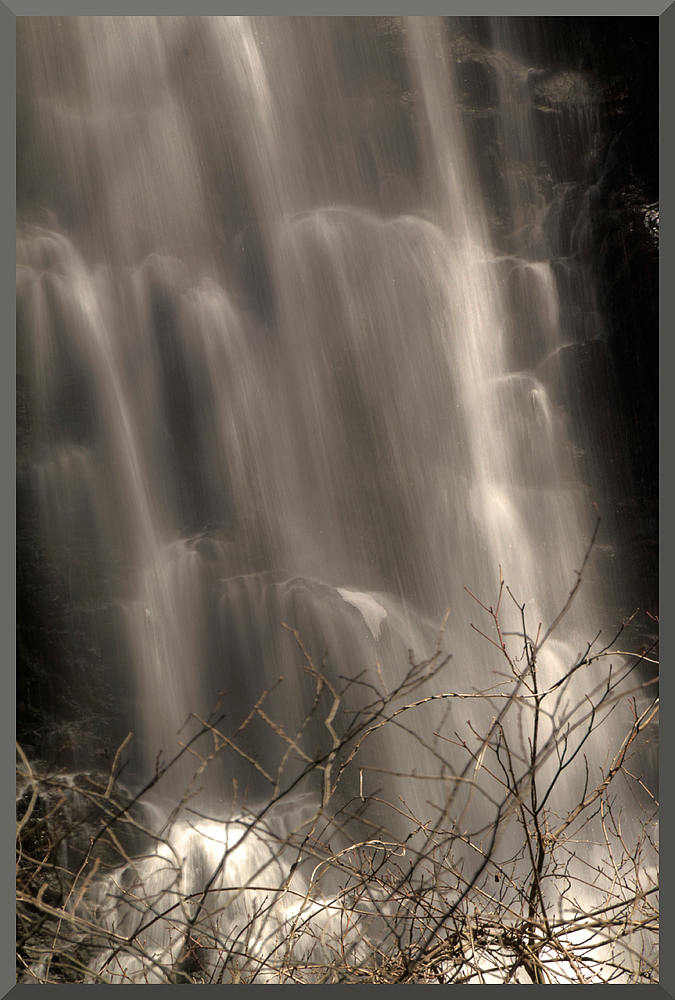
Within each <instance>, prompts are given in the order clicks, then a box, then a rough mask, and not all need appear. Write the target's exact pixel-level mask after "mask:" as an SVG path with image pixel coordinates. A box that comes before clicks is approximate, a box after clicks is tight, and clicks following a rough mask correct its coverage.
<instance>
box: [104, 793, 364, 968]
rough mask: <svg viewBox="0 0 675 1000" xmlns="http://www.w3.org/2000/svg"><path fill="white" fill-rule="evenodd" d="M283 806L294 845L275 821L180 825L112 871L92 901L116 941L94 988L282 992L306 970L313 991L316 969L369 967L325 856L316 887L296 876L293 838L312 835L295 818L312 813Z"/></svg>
mask: <svg viewBox="0 0 675 1000" xmlns="http://www.w3.org/2000/svg"><path fill="white" fill-rule="evenodd" d="M286 805H287V808H288V809H291V810H292V814H293V815H292V817H290V818H292V823H287V824H286V825H287V826H294V827H296V829H295V831H290V830H285V831H284V833H285V836H280V831H279V823H278V817H277V823H276V824H269V822H268V821H267V820H265V819H262V820H260V819H257V818H256V817H254V816H253V815H251V816H248V817H247V816H244V815H241V816H234V817H231V818H228V819H223V820H222V821H216V820H206V819H198V818H196V817H195V818H194V819H193V820H180V821H178V822H176V823H174V824H173V825H172V826H171V828H170V829H169V830H168V831H167V833H166V835H165V836H164V837H163V838H162V839H161V840H159V841H158V842H157V843H156V846H155V849H154V850H153V853H152V854H151V855H149V856H147V857H142V858H136V859H134V860H133V861H132V862H130V863H129V864H128V865H126V866H125V867H124V868H120V869H119V870H118V871H116V872H115V873H113V875H112V876H111V877H110V878H109V879H108V880H106V882H104V883H103V884H102V885H101V886H100V887H99V889H98V893H97V898H96V899H92V901H91V902H90V906H92V907H93V910H94V912H93V914H92V915H93V917H94V919H95V921H96V923H97V925H98V926H99V927H100V928H101V930H102V931H103V933H104V935H105V934H106V933H107V934H109V935H110V938H111V944H112V947H111V948H110V949H109V950H107V951H105V950H104V951H102V952H100V953H99V954H98V955H97V957H96V960H95V964H94V968H93V971H94V973H96V980H95V981H97V982H107V983H113V984H114V983H120V984H134V983H136V984H138V983H148V984H152V983H156V984H159V983H165V982H167V979H168V980H169V981H173V982H176V983H180V982H181V972H183V971H187V972H188V973H192V974H194V973H195V971H198V974H199V976H201V977H203V978H204V979H205V981H207V982H211V983H237V982H250V983H271V984H283V983H291V982H293V981H294V979H296V977H297V975H298V969H299V970H300V974H301V977H302V981H303V982H311V981H312V972H311V969H312V967H315V968H316V970H317V972H316V975H317V977H319V976H320V977H324V976H325V971H326V969H327V968H330V967H331V965H335V966H336V967H337V966H339V965H340V964H341V963H342V962H343V961H345V960H346V961H347V962H348V964H353V965H359V964H362V963H364V962H366V961H368V959H369V958H371V957H372V946H369V945H368V943H367V941H366V940H364V937H363V929H362V928H360V927H359V926H358V924H357V922H356V915H355V913H354V912H353V911H350V909H348V908H347V906H345V902H344V900H341V899H339V898H337V897H334V896H333V897H330V896H329V897H326V896H324V895H323V894H322V892H321V888H320V877H319V876H320V873H321V869H322V868H325V867H326V866H325V863H324V864H322V863H321V861H320V860H319V859H318V857H317V859H316V860H315V862H314V863H313V865H312V866H311V868H310V875H309V878H308V877H307V876H306V875H303V874H302V873H301V871H298V870H296V868H297V863H298V860H299V858H300V855H299V854H298V853H297V852H296V853H295V854H294V851H293V848H292V846H290V841H289V834H290V833H291V832H294V833H295V834H296V836H297V835H299V834H302V833H303V832H307V828H309V825H310V824H309V823H307V824H306V825H305V826H306V829H305V830H304V831H303V827H302V825H301V824H299V823H298V820H299V815H301V814H302V813H303V811H305V812H306V811H307V809H308V806H307V805H306V804H303V803H302V802H298V801H292V802H291V803H290V804H289V803H287V804H286ZM303 805H304V808H303ZM310 811H311V810H310ZM287 818H288V817H287ZM272 826H276V829H273V828H272ZM314 826H316V822H315V823H314ZM294 862H295V863H294ZM303 867H304V869H305V870H306V869H307V862H305V864H304V866H303ZM317 873H318V874H317ZM130 941H133V942H134V944H133V945H132V946H131V947H130V946H129V942H130ZM116 943H117V947H115V944H116ZM121 945H123V946H124V947H121ZM187 981H189V980H187Z"/></svg>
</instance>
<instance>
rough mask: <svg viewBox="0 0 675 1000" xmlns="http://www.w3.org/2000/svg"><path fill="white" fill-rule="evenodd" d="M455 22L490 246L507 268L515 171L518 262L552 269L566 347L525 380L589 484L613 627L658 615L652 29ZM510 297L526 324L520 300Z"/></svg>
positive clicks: (586, 20) (606, 22)
mask: <svg viewBox="0 0 675 1000" xmlns="http://www.w3.org/2000/svg"><path fill="white" fill-rule="evenodd" d="M459 20H460V24H461V29H462V30H461V35H460V37H459V38H456V39H455V40H454V41H453V42H452V45H453V50H454V53H455V57H456V60H457V64H458V79H459V81H460V88H459V89H460V93H461V95H462V97H461V100H462V111H463V113H464V115H465V120H466V122H467V127H468V129H469V132H470V134H471V136H472V143H473V146H474V149H475V150H476V151H477V152H476V156H477V160H478V162H479V163H480V164H481V172H482V175H483V187H484V190H486V191H487V192H488V200H489V203H490V208H491V210H492V213H493V218H492V223H493V226H494V233H495V239H496V242H497V243H498V244H499V242H502V245H503V247H504V250H505V251H506V252H513V243H512V240H511V232H512V227H513V222H514V220H513V219H512V218H509V212H508V209H507V208H506V206H507V204H508V197H509V192H508V184H509V183H513V181H510V182H509V181H507V180H506V178H507V177H508V175H509V173H513V172H514V167H515V168H516V169H517V173H518V178H517V183H518V185H519V186H520V190H523V189H524V188H526V189H528V190H529V191H530V193H531V196H532V200H533V201H535V202H536V201H537V199H538V200H539V201H540V203H542V204H546V205H547V206H548V208H547V210H546V218H545V221H544V223H543V230H544V238H543V239H542V238H541V232H539V233H537V232H536V226H532V234H531V236H530V238H529V239H530V242H529V246H528V244H527V243H524V242H521V246H520V250H521V252H523V251H525V252H526V254H527V253H528V252H529V254H531V255H532V256H533V257H534V258H535V259H536V258H537V257H539V258H540V259H542V260H543V259H548V260H550V264H551V267H552V269H553V273H554V274H555V280H556V283H557V286H558V289H559V293H560V298H561V302H562V303H563V309H564V315H563V317H562V324H563V328H564V334H565V340H566V341H567V346H565V347H564V349H563V351H562V352H561V353H560V355H559V356H558V357H557V358H555V359H551V358H549V359H548V360H544V361H543V363H542V359H541V358H536V357H532V359H531V361H530V363H531V364H534V365H538V364H540V363H542V364H541V366H540V367H539V368H538V369H537V374H538V375H540V376H541V377H543V378H544V381H545V382H546V384H547V387H548V388H549V391H551V392H552V393H553V395H554V396H555V397H556V400H557V402H558V403H559V404H560V405H561V406H563V408H564V409H565V411H566V412H567V415H568V418H569V420H570V428H569V430H570V434H571V436H572V438H573V441H574V444H575V445H576V449H577V452H578V460H579V468H580V472H581V476H582V479H583V480H584V481H585V482H586V483H588V484H591V483H598V482H599V483H602V484H603V486H602V487H600V492H599V493H598V492H596V494H595V496H594V500H595V501H596V502H597V503H598V506H599V508H600V513H601V516H602V518H603V522H604V523H603V533H604V534H605V539H606V541H607V542H608V543H609V545H610V546H611V547H612V548H613V549H614V551H615V553H616V555H617V556H619V557H620V558H619V559H617V560H616V563H615V566H616V572H617V575H618V577H619V578H620V580H617V587H618V589H619V590H620V591H621V592H622V596H621V603H622V611H623V612H624V613H626V614H630V613H631V611H632V610H634V607H635V606H636V605H640V606H641V607H643V608H647V609H648V610H650V611H651V612H653V613H655V614H656V613H657V608H658V591H657V572H658V551H657V530H658V522H657V505H658V392H657V384H658V239H659V235H658V233H659V202H658V198H659V192H658V75H657V74H658V68H657V67H658V18H653V17H644V18H641V17H630V18H627V17H610V18H604V17H603V18H598V17H574V18H544V17H542V18H538V17H531V18H521V17H508V18H461V19H459ZM500 76H501V77H502V78H504V79H508V81H509V86H510V87H512V88H513V90H514V91H515V92H517V91H518V89H520V94H521V99H520V113H521V119H520V127H521V130H527V129H529V130H530V135H529V137H528V144H523V143H520V149H519V143H518V142H516V143H513V142H512V145H511V148H510V149H507V148H506V143H505V139H504V129H503V127H501V129H500V116H501V118H502V119H503V116H504V115H505V114H506V113H508V110H507V108H505V107H504V105H503V97H502V99H501V100H502V103H501V105H500V88H499V82H498V81H499V78H500ZM511 113H517V112H511ZM481 149H482V150H483V151H484V152H483V155H482V156H481V155H480V153H479V151H480V150H481ZM519 156H520V162H518V158H519ZM589 276H590V277H591V279H592V280H591V282H589V280H588V279H589ZM518 294H519V296H520V299H521V308H522V310H523V314H524V315H527V314H530V315H531V312H532V308H533V306H535V303H534V302H533V300H532V296H531V292H530V293H529V296H530V297H529V301H527V299H526V297H525V296H523V294H522V291H519V293H518ZM526 353H527V352H526ZM523 360H524V358H523V357H519V358H518V357H514V363H515V364H516V365H517V366H518V365H520V364H521V363H522V362H523ZM596 490H597V487H596Z"/></svg>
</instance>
